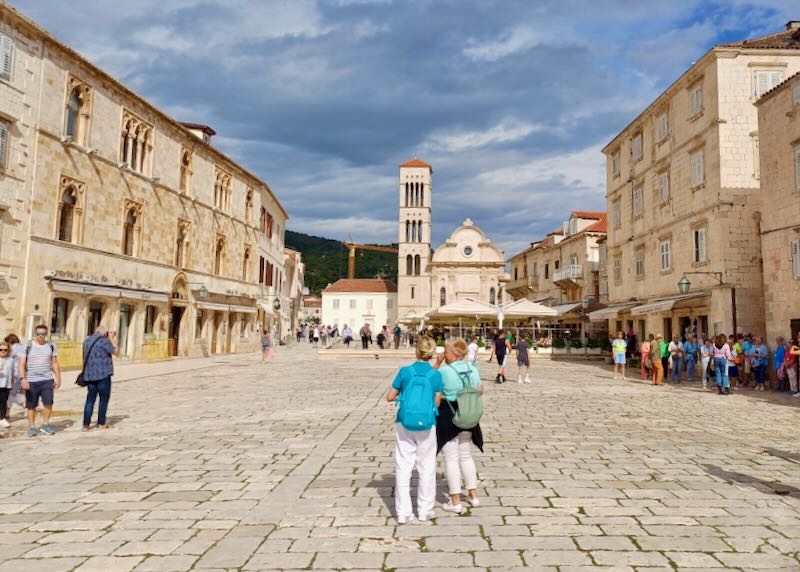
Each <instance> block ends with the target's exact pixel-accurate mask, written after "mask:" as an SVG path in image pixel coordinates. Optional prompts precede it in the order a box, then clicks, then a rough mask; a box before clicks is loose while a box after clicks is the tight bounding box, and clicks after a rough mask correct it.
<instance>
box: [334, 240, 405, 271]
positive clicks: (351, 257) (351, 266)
mask: <svg viewBox="0 0 800 572" xmlns="http://www.w3.org/2000/svg"><path fill="white" fill-rule="evenodd" d="M342 244H343V245H344V246H345V247H346V248H347V249H348V250H349V251H350V252H349V253H348V255H347V277H348V278H355V277H356V250H374V251H376V252H389V253H391V254H397V253H398V252H400V251H399V250H398V249H396V248H392V247H390V246H376V245H374V244H358V243H356V242H345V241H342Z"/></svg>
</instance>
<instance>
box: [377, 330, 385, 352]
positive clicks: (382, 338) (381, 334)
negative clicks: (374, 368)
mask: <svg viewBox="0 0 800 572" xmlns="http://www.w3.org/2000/svg"><path fill="white" fill-rule="evenodd" d="M384 343H386V326H384V327H383V328H381V331H380V332H378V347H379V348H380V349H383V344H384Z"/></svg>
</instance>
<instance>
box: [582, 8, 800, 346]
mask: <svg viewBox="0 0 800 572" xmlns="http://www.w3.org/2000/svg"><path fill="white" fill-rule="evenodd" d="M798 34H799V32H798V23H797V22H790V23H789V24H788V25H787V28H786V30H784V31H782V32H779V33H776V34H771V35H769V36H765V37H763V38H756V39H751V40H746V41H741V42H733V43H729V44H722V45H718V46H715V47H713V48H711V49H710V50H709V51H708V52H707V53H706V54H705V55H703V56H702V57H701V58H700V59H699V60H698V61H697V62H696V63H695V64H694V65H692V66H691V67H690V68H689V69H688V70H687V71H686V72H685V73H684V74H683V75H681V76H680V77H679V78H678V79H677V80H676V81H675V82H674V83H673V84H672V85H671V86H669V87H668V88H667V89H666V90H665V91H664V92H663V93H662V94H661V95H659V96H658V97H657V98H656V99H655V101H653V102H652V103H651V104H650V105H648V106H647V108H646V109H645V110H644V111H643V112H642V113H641V114H640V115H639V116H638V117H637V118H636V119H634V120H633V121H632V122H631V123H630V124H629V125H628V126H627V127H625V129H623V130H622V131H621V132H620V133H619V134H618V135H617V136H616V137H614V139H613V140H612V141H611V142H610V143H609V144H608V145H607V146H606V147H605V148H604V149H603V152H604V153H605V155H606V158H607V196H608V212H609V219H610V221H609V223H610V224H609V230H608V243H607V248H608V275H609V276H608V278H609V304H610V305H611V306H610V307H609V308H608V309H606V310H601V311H600V312H601V313H602V314H597V315H595V316H594V317H595V318H598V317H599V318H601V319H606V320H608V321H609V327H610V328H611V330H613V331H616V330H621V329H624V330H626V331H627V330H633V331H634V332H635V333H637V334H638V335H639V339H641V337H642V336H643V335H644V334H645V333H656V332H662V333H663V334H664V336H665V337H669V336H671V335H673V334H674V333H675V334H677V333H680V334H681V335H685V334H686V333H689V332H696V333H698V334H699V333H701V332H708V333H712V334H714V333H731V332H733V331H739V332H746V331H752V332H763V331H764V318H763V311H762V307H763V301H764V300H763V279H762V272H761V248H760V241H759V233H760V228H761V226H762V224H763V222H762V220H763V219H762V216H761V213H760V212H759V196H758V195H759V193H758V189H759V179H760V174H759V169H758V161H757V157H758V147H759V135H758V116H757V110H756V108H755V106H754V105H753V103H754V102H755V101H756V100H757V99H758V98H759V97H760V96H761V95H762V94H763V93H765V92H767V91H768V90H769V89H771V88H772V87H774V86H775V85H777V84H779V83H780V82H781V81H783V79H784V78H786V77H788V76H790V75H791V74H793V73H795V72H796V71H797V70H799V69H800V50H798V48H800V36H798ZM684 277H685V278H686V279H687V280H688V281H689V282H690V288H689V291H688V292H685V290H686V287H685V286H686V285H685V283H684V288H683V290H684V293H679V292H680V291H679V286H678V282H679V281H681V279H682V278H684Z"/></svg>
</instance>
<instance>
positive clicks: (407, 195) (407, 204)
mask: <svg viewBox="0 0 800 572" xmlns="http://www.w3.org/2000/svg"><path fill="white" fill-rule="evenodd" d="M409 198H410V197H409V191H408V181H406V202H404V203H403V205H405V206H407V207H409V206H411V205H410V204H409Z"/></svg>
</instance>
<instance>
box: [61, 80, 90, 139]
mask: <svg viewBox="0 0 800 572" xmlns="http://www.w3.org/2000/svg"><path fill="white" fill-rule="evenodd" d="M93 93H94V92H93V90H92V87H91V86H90V85H89V84H88V83H86V82H85V81H83V80H81V79H79V78H77V77H75V76H74V75H72V74H68V75H67V85H66V90H65V94H64V123H63V126H64V137H65V138H68V140H69V141H71V142H72V143H74V144H76V145H78V146H80V147H88V146H89V143H90V140H89V135H90V134H91V123H92V102H93V99H94V98H93V97H92V96H93ZM73 94H76V97H77V99H78V102H79V103H78V107H77V109H75V112H76V114H77V117H76V118H75V121H74V123H73V132H72V133H69V132H68V131H69V126H70V108H71V102H72V96H73Z"/></svg>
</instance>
